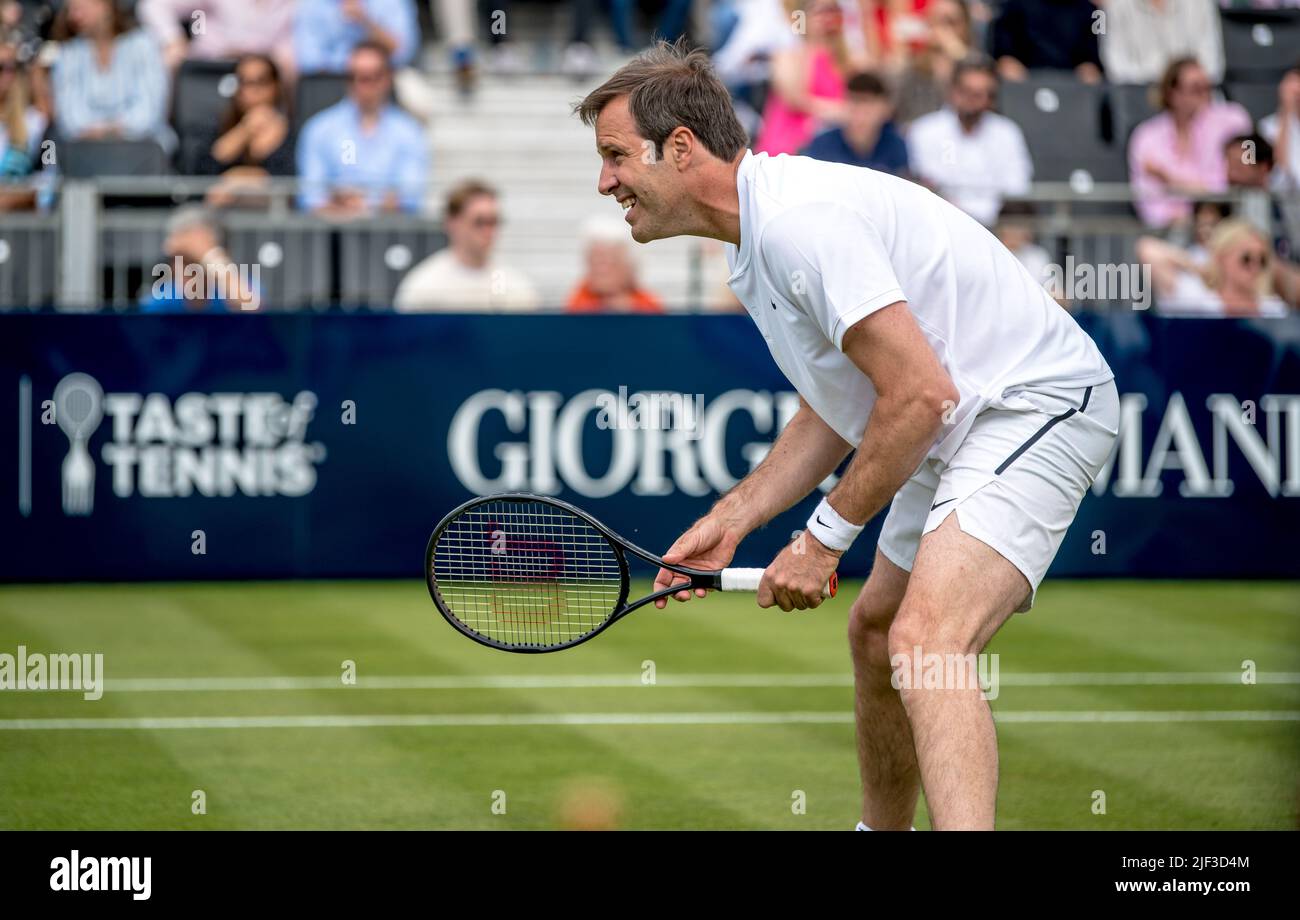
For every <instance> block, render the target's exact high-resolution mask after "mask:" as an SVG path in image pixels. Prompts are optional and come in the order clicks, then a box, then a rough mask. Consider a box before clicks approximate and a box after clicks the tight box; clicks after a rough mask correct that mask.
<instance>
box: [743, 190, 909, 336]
mask: <svg viewBox="0 0 1300 920" xmlns="http://www.w3.org/2000/svg"><path fill="white" fill-rule="evenodd" d="M759 247H760V250H761V252H762V256H763V260H764V262H765V263H766V265H767V268H768V272H769V274H770V280H771V283H772V284H773V286H774V287H775V288H776V289H777V290H778V291H779V292H780V293H781V294H783V295H785V296H786V297H788V298H789V299H790V301H791V302H792V303H793V304H794V305H795V306H796V307H797V308H798V309H800V310H802V311H804V313H806V314H807V315H808V316H809V317H811V318H812V319H813V321H814V322H816V323H817V325H818V326H820V327H821V330H822V332H823V333H824V334H825V335H826V338H827V339H829V340H830V341H831V342H834V343H835V347H836V348H840V349H842V348H843V344H842V343H843V341H844V333H845V332H847V331H848V329H849V327H850V326H852V325H853V324H854V323H856V322H857V321H858V320H860V319H863V318H864V317H867V316H870V315H871V314H872V313H875V312H876V311H877V310H880V309H882V308H884V307H887V306H889V305H890V304H893V303H897V302H898V301H900V300H906V299H907V298H906V297H905V296H904V294H903V289H902V287H901V286H900V285H899V283H898V278H897V276H896V275H895V274H894V267H893V265H891V264H890V261H889V253H888V251H887V249H886V248H885V242H884V240H883V239H882V238H881V236H880V232H879V231H878V230H877V229H876V227H875V225H874V224H872V223H871V221H870V220H868V219H867V218H866V217H865V216H863V215H862V214H860V213H858V212H857V211H854V210H851V209H849V208H846V207H843V206H841V205H837V204H832V203H827V202H817V203H814V204H808V205H800V206H798V207H796V208H791V209H790V210H788V211H785V212H784V213H782V214H779V215H778V216H777V217H776V218H774V219H773V220H772V222H771V223H769V224H768V225H767V227H766V228H765V229H764V231H763V236H762V239H761V240H759Z"/></svg>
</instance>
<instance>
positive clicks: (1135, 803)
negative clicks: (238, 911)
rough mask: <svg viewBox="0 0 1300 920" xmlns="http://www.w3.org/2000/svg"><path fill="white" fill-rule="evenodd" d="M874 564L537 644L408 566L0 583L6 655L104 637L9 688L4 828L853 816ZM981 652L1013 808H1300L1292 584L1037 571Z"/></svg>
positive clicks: (715, 821)
mask: <svg viewBox="0 0 1300 920" xmlns="http://www.w3.org/2000/svg"><path fill="white" fill-rule="evenodd" d="M642 587H644V586H642ZM857 587H858V586H857V585H856V584H851V583H847V582H846V583H844V584H843V586H842V589H841V594H840V597H839V598H838V599H836V600H835V601H832V602H830V603H829V604H828V605H825V606H823V607H822V608H821V609H820V610H817V611H814V612H810V613H805V614H783V613H781V612H780V611H777V610H771V611H761V610H758V609H757V608H756V607H754V606H753V599H752V597H749V596H734V595H714V596H712V597H710V598H709V599H707V600H706V601H702V602H701V601H692V602H691V603H690V604H687V605H684V606H678V605H676V604H674V605H671V606H670V607H669V609H668V610H667V611H664V612H659V611H655V610H654V609H653V608H651V609H647V610H643V611H640V612H638V613H635V614H633V615H632V616H631V617H629V618H628V619H627V620H626V621H624V622H622V623H619V624H617V625H615V626H614V627H613V628H611V629H610V630H609V631H608V632H607V633H605V634H604V635H602V636H600V637H599V638H597V639H596V640H594V641H592V642H590V643H587V644H586V645H583V646H581V647H579V648H576V649H572V650H569V651H565V652H560V653H556V654H551V655H534V656H524V655H511V654H507V653H503V652H496V651H493V650H490V649H487V648H482V647H479V646H477V645H475V644H474V643H472V642H470V641H468V640H466V639H464V638H462V637H461V636H458V635H457V634H455V633H454V632H453V630H452V629H451V627H449V626H448V625H447V624H446V623H444V622H443V621H442V619H441V618H440V617H439V616H438V614H437V613H436V611H435V610H434V608H433V606H432V604H431V603H430V601H429V598H428V594H427V592H426V590H425V587H424V585H423V584H422V583H420V582H418V581H410V582H381V583H374V582H335V583H322V582H313V583H255V584H251V583H234V584H158V585H137V584H129V585H77V586H21V587H14V586H10V587H5V588H2V589H0V653H8V654H10V655H14V654H16V651H17V647H18V646H19V645H24V646H26V648H27V650H28V651H29V652H43V653H73V652H77V653H82V652H84V653H92V654H93V653H102V654H103V655H104V671H105V675H106V677H107V682H106V690H105V693H104V696H103V698H102V699H100V700H98V701H86V700H83V699H82V695H81V694H80V693H77V692H49V691H6V692H0V828H5V829H9V828H131V829H133V828H196V829H197V828H213V829H215V828H485V829H490V828H548V827H557V826H574V825H583V824H598V825H605V824H610V823H614V824H617V826H620V827H626V828H782V829H814V828H851V827H852V826H853V823H854V822H855V821H856V820H857V809H858V804H857V803H858V784H857V766H856V760H855V756H854V743H853V726H852V722H851V720H850V713H851V705H852V691H851V685H850V683H849V679H850V671H849V664H848V653H847V650H846V648H845V641H844V620H845V616H846V615H847V611H848V608H849V603H850V600H851V598H852V597H853V596H854V593H855V592H856V590H857ZM636 590H637V589H636V588H634V594H635V591H636ZM989 651H990V652H996V653H998V655H999V677H1000V695H999V696H998V698H997V699H996V700H994V702H993V706H994V710H995V712H996V713H997V715H998V719H999V726H998V735H999V741H1000V747H1001V771H1002V785H1001V790H1000V795H999V807H998V824H999V826H1000V827H1002V828H1099V829H1100V828H1294V827H1295V826H1296V814H1297V781H1298V777H1300V586H1297V585H1294V584H1282V583H1224V582H1198V583H1176V582H1164V583H1159V582H1146V583H1137V582H1114V581H1112V582H1064V581H1057V582H1049V583H1048V584H1047V585H1046V586H1045V587H1044V588H1043V590H1042V591H1041V592H1040V595H1039V605H1038V607H1037V608H1036V609H1035V610H1034V611H1033V612H1032V613H1030V614H1028V615H1025V616H1020V617H1017V618H1016V619H1015V620H1013V621H1012V623H1011V624H1010V625H1009V626H1008V627H1007V628H1006V629H1005V630H1003V633H1002V634H1001V635H1000V636H999V637H998V638H997V639H996V640H995V642H994V644H993V646H991V648H990V649H989ZM1247 659H1249V660H1252V661H1254V662H1255V664H1256V667H1257V668H1258V682H1257V683H1255V684H1254V685H1243V683H1242V681H1241V679H1240V676H1239V675H1240V673H1241V670H1242V662H1243V661H1244V660H1247ZM345 660H350V661H353V662H355V665H356V675H357V681H356V684H355V685H345V684H344V683H343V681H342V679H341V675H342V673H343V662H344V661H345ZM650 662H652V663H653V664H652V665H651V664H650ZM651 667H653V677H654V683H653V684H652V685H650V684H646V683H643V681H644V680H645V679H647V675H648V672H649V669H650V668H651ZM87 720H108V721H99V722H97V724H98V727H96V721H87ZM138 720H149V721H144V722H141V721H138ZM195 790H202V792H203V793H204V795H205V797H206V811H207V813H206V814H204V815H195V814H193V813H192V810H191V806H192V801H193V800H192V794H193V793H194V791H195ZM1096 790H1100V791H1101V792H1103V793H1104V795H1105V809H1106V813H1105V814H1104V815H1101V814H1094V813H1093V809H1094V792H1095V791H1096ZM501 793H504V797H503V796H502V795H501ZM799 793H802V797H800V795H799ZM800 800H802V802H803V803H804V813H802V814H796V813H795V809H794V808H793V807H792V806H794V805H796V804H798V802H799V801H800ZM494 805H495V812H499V811H500V810H501V809H502V806H503V805H504V811H505V813H504V814H499V813H495V812H494ZM923 809H924V806H922V813H921V815H920V816H919V819H918V827H926V826H927V823H926V820H925V815H924V810H923Z"/></svg>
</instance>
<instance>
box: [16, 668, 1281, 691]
mask: <svg viewBox="0 0 1300 920" xmlns="http://www.w3.org/2000/svg"><path fill="white" fill-rule="evenodd" d="M1255 679H1256V682H1257V683H1260V684H1284V685H1295V684H1300V673H1289V672H1285V671H1273V672H1260V673H1258V674H1256V675H1255ZM998 683H999V685H1000V686H1003V687H1112V686H1113V687H1128V686H1162V687H1166V686H1219V685H1233V684H1236V685H1240V684H1241V673H1240V672H1239V671H1225V672H1184V673H1178V672H1159V671H1156V672H1121V671H1113V672H1111V671H1092V672H1061V673H1056V672H1044V673H1038V674H1035V673H1024V674H1014V673H1011V674H999V675H998ZM641 686H658V687H685V688H691V687H698V688H707V687H851V686H853V675H851V674H847V673H843V674H676V675H672V674H662V675H659V676H658V678H657V679H656V681H655V683H654V684H653V685H649V684H643V683H642V682H641V676H640V674H626V673H624V674H542V675H532V676H525V675H519V674H502V675H462V674H457V675H449V676H434V675H423V676H420V675H412V676H374V677H366V676H358V678H357V682H356V683H355V684H344V683H343V682H342V680H341V679H340V678H339V677H337V676H336V677H138V678H120V679H114V678H111V677H110V678H105V681H104V690H105V692H106V693H172V692H177V693H183V692H218V693H219V692H228V691H262V692H273V691H290V690H582V689H587V688H591V687H641ZM31 692H35V691H31Z"/></svg>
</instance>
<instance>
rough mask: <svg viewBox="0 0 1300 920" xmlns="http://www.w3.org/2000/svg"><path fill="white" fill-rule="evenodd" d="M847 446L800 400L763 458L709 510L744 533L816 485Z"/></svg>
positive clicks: (728, 525)
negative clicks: (783, 428)
mask: <svg viewBox="0 0 1300 920" xmlns="http://www.w3.org/2000/svg"><path fill="white" fill-rule="evenodd" d="M852 449H853V447H852V445H851V444H849V443H848V442H846V441H845V440H844V439H843V438H841V437H840V436H839V435H837V434H836V433H835V432H834V430H833V429H831V427H830V426H829V425H827V424H826V423H825V422H824V421H822V419H821V418H820V417H819V416H818V415H817V413H815V412H814V411H813V410H812V409H811V408H810V407H809V406H808V405H807V404H806V403H805V404H803V405H802V406H800V408H799V411H798V412H796V413H795V415H794V418H792V419H790V422H789V423H788V424H787V425H786V426H785V430H784V431H782V432H781V434H780V436H779V437H777V439H776V442H775V443H774V444H773V445H772V449H771V450H770V451H768V454H767V456H766V457H764V458H763V462H762V463H760V464H759V465H758V466H757V467H756V468H755V469H754V470H753V472H751V473H750V474H749V475H748V476H746V477H745V478H744V479H742V480H741V481H740V482H739V483H737V484H736V487H735V488H733V489H732V490H731V491H730V492H728V493H727V494H726V495H724V496H723V497H722V498H721V499H719V500H718V503H717V504H716V505H714V506H713V510H712V511H710V512H709V514H710V515H712V516H716V517H719V518H720V519H721V520H722V521H723V522H724V523H725V524H726V526H727V527H729V528H730V529H732V530H733V531H735V532H736V533H737V534H738V535H739V536H740V537H741V538H744V537H745V536H746V535H747V534H749V533H750V532H751V531H754V530H756V529H758V528H759V527H762V526H763V525H764V524H766V523H767V522H768V521H770V520H771V519H772V518H774V517H776V516H777V515H778V514H780V513H781V512H782V511H785V510H786V509H787V508H789V507H790V506H792V505H793V504H794V503H795V502H797V501H799V499H801V498H803V497H804V496H805V495H807V494H808V493H809V492H811V491H812V490H813V489H815V488H816V487H817V485H818V483H820V482H821V481H822V480H823V479H825V478H826V477H827V476H829V475H830V474H831V473H833V472H835V468H836V467H837V466H839V465H840V461H842V460H843V459H844V458H845V457H846V456H848V453H849V451H850V450H852Z"/></svg>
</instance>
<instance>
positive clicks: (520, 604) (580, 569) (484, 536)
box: [424, 492, 630, 653]
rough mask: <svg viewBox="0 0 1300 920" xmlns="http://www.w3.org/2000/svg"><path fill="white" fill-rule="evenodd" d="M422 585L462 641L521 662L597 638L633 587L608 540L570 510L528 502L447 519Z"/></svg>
mask: <svg viewBox="0 0 1300 920" xmlns="http://www.w3.org/2000/svg"><path fill="white" fill-rule="evenodd" d="M424 578H425V583H426V584H427V585H428V588H429V596H430V597H431V598H432V599H433V603H434V605H435V606H436V607H437V608H438V612H439V613H441V614H442V616H443V618H444V619H445V620H446V621H447V622H448V623H450V624H451V625H452V626H453V627H455V628H456V630H457V631H458V632H460V633H461V634H462V635H465V636H467V637H469V638H470V639H473V640H474V641H475V642H478V643H480V644H482V645H487V646H489V647H491V648H496V649H502V650H504V651H508V652H523V653H536V652H554V651H559V650H560V649H565V648H571V647H572V646H574V645H577V644H579V643H581V642H585V641H587V640H588V639H590V638H591V637H592V636H595V635H596V634H597V633H599V632H601V631H602V630H604V629H605V628H606V627H607V626H609V625H610V624H611V623H613V622H614V620H615V619H617V618H618V616H619V615H620V614H621V613H622V612H624V610H625V608H626V606H627V595H628V590H629V586H630V580H629V577H628V568H627V560H626V558H625V556H624V554H623V550H622V547H621V546H620V545H619V543H618V540H617V538H616V537H615V536H614V534H613V533H612V532H611V531H609V530H608V529H607V528H605V527H604V526H603V525H602V524H601V523H600V522H599V521H597V520H596V519H595V518H593V517H591V516H590V515H588V514H586V513H585V512H583V511H582V510H581V509H579V508H575V507H574V506H573V505H570V504H569V503H568V502H563V501H560V500H559V499H555V498H550V497H548V496H544V495H534V494H532V493H528V492H511V493H504V494H500V495H487V496H482V497H480V498H474V499H471V500H469V501H467V502H465V503H464V504H463V505H461V506H460V507H458V508H455V509H453V510H452V511H451V512H450V513H449V514H447V516H446V517H444V518H443V519H442V520H441V521H440V522H439V523H438V526H437V527H436V528H434V531H433V534H432V535H431V536H430V537H429V544H428V546H427V548H426V549H425V556H424Z"/></svg>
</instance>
